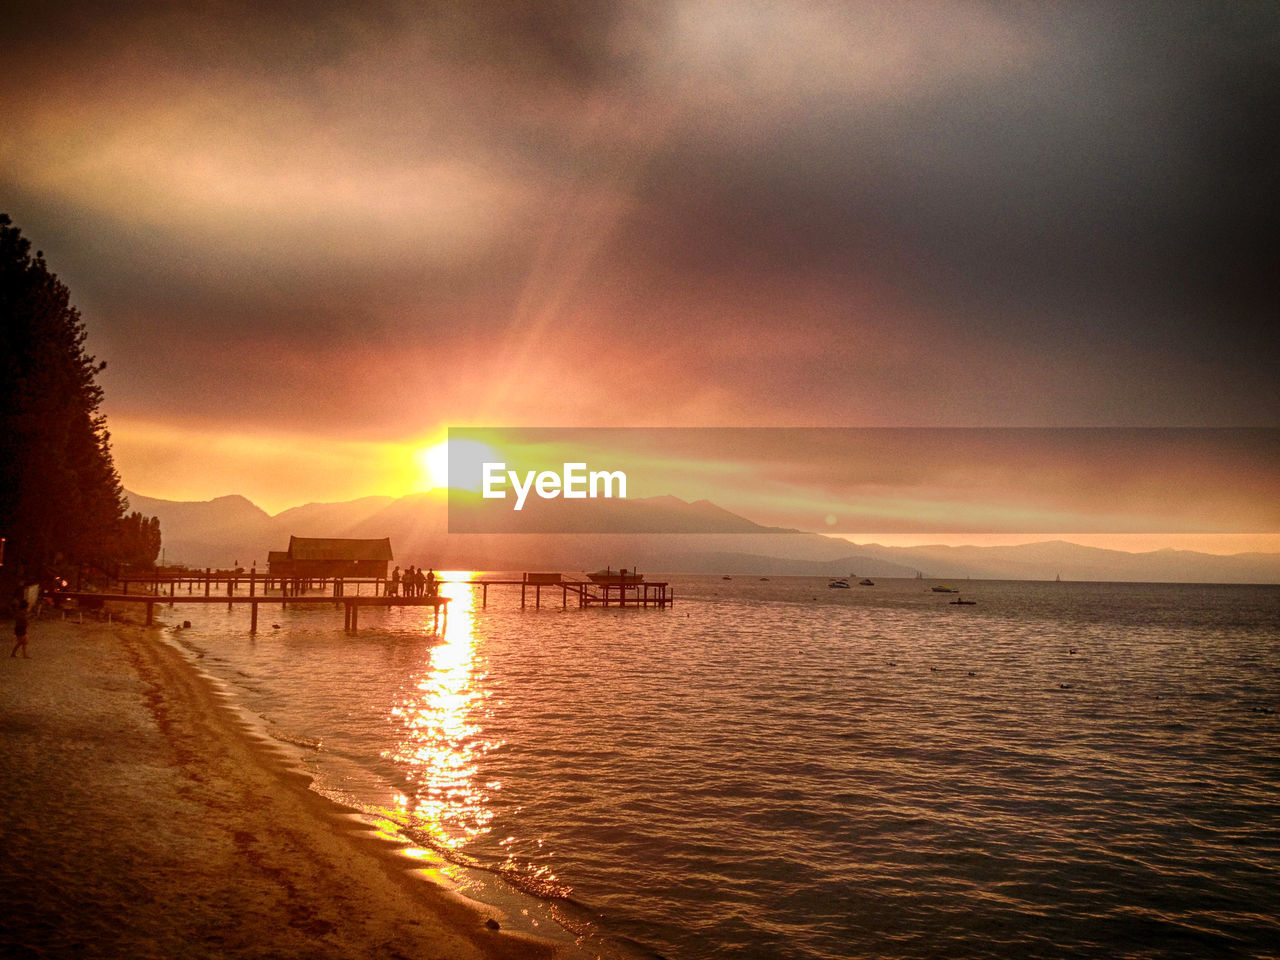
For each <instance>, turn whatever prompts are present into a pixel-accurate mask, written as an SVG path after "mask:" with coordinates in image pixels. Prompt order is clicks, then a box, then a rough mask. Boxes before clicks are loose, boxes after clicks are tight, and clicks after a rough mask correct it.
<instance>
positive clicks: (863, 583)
mask: <svg viewBox="0 0 1280 960" xmlns="http://www.w3.org/2000/svg"><path fill="white" fill-rule="evenodd" d="M875 585H876V582H875V581H874V580H872V579H871V578H870V577H863V578H862V579H861V580H859V581H858V586H860V587H874V586H875Z"/></svg>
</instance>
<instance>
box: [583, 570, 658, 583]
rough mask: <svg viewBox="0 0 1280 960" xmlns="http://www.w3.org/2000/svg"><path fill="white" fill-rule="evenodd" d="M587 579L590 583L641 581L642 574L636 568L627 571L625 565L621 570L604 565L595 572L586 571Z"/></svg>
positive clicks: (642, 578)
mask: <svg viewBox="0 0 1280 960" xmlns="http://www.w3.org/2000/svg"><path fill="white" fill-rule="evenodd" d="M587 579H588V580H590V581H591V582H592V583H643V582H644V574H643V573H640V572H639V571H636V570H632V571H630V572H628V571H627V568H626V567H623V568H622V569H621V570H614V569H613V568H612V567H605V568H604V569H603V570H597V571H596V572H595V573H588V574H587Z"/></svg>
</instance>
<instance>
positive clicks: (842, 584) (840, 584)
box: [827, 580, 849, 590]
mask: <svg viewBox="0 0 1280 960" xmlns="http://www.w3.org/2000/svg"><path fill="white" fill-rule="evenodd" d="M827 586H828V587H830V588H831V589H832V590H848V589H849V581H848V580H832V581H831V582H830V583H828V584H827Z"/></svg>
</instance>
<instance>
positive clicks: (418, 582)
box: [413, 567, 427, 597]
mask: <svg viewBox="0 0 1280 960" xmlns="http://www.w3.org/2000/svg"><path fill="white" fill-rule="evenodd" d="M413 585H414V588H415V589H414V593H413V595H414V596H415V597H420V596H422V594H423V591H425V590H426V589H427V575H426V574H425V573H423V572H422V568H421V567H419V568H418V572H417V573H415V574H414V575H413Z"/></svg>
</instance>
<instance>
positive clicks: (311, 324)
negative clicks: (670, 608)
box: [0, 0, 1280, 512]
mask: <svg viewBox="0 0 1280 960" xmlns="http://www.w3.org/2000/svg"><path fill="white" fill-rule="evenodd" d="M6 6H7V7H13V8H14V9H11V10H6V12H5V15H4V16H3V17H2V18H0V40H2V41H3V43H4V47H5V50H6V59H7V64H6V70H5V71H3V75H2V76H0V106H2V107H3V110H2V111H0V112H2V113H3V120H2V121H0V209H2V210H4V211H5V212H7V213H9V214H10V215H11V216H12V217H13V219H14V221H15V223H16V225H17V226H19V227H20V228H21V229H22V230H23V231H24V234H25V235H26V236H27V237H29V238H30V239H31V240H32V242H33V245H34V246H35V247H37V248H39V249H41V250H43V251H44V253H45V255H46V258H47V259H48V261H49V264H50V267H51V269H53V270H54V271H56V272H57V273H58V274H59V276H60V277H61V278H62V279H63V280H64V281H65V282H66V283H67V285H68V286H69V287H70V289H71V291H72V297H73V301H74V302H75V303H76V304H77V305H78V307H79V308H80V310H81V312H82V314H83V316H84V318H85V322H86V325H87V327H88V330H89V343H88V348H89V350H90V351H91V352H92V353H94V354H95V355H96V356H98V357H99V358H100V359H104V360H106V361H107V362H108V367H107V369H106V371H105V372H104V373H103V375H102V377H101V382H102V384H103V387H104V389H105V390H106V398H107V399H106V403H105V407H104V409H105V411H106V413H107V415H108V418H109V423H110V427H111V431H112V438H113V450H114V452H115V457H116V463H117V466H118V467H119V469H120V471H121V474H122V477H123V480H124V483H125V486H126V487H128V488H129V489H131V490H134V491H135V492H138V493H141V494H144V495H147V496H153V497H160V498H167V499H208V498H210V497H214V496H219V495H223V494H227V493H241V494H244V495H246V496H248V497H249V498H250V499H252V500H254V501H255V502H257V503H259V504H260V505H262V506H263V507H265V508H266V509H268V510H269V511H271V512H276V511H278V510H281V509H284V508H286V507H289V506H293V505H296V504H299V503H303V502H307V501H312V500H340V499H347V498H351V497H355V496H360V495H365V494H386V495H393V496H394V495H401V494H405V493H409V492H412V491H414V490H418V489H422V488H424V487H425V486H429V485H430V484H431V483H432V474H431V472H430V469H429V467H428V464H427V461H428V458H427V457H425V456H424V455H423V452H424V450H426V449H428V448H430V447H431V446H433V445H435V444H438V443H439V442H440V441H441V440H442V439H443V436H444V431H445V429H446V428H447V427H448V426H518V427H528V426H575V427H577V426H606V427H608V426H645V427H671V426H681V427H694V426H701V427H727V426H767V427H801V426H804V427H815V426H903V427H961V426H965V427H969V426H981V427H994V426H1019V427H1081V426H1085V427H1094V426H1102V427H1106V426H1110V427H1116V426H1119V427H1129V426H1156V427H1173V426H1178V427H1205V426H1226V427H1243V426H1262V427H1274V426H1277V425H1280V391H1277V390H1276V388H1275V381H1276V376H1275V357H1276V356H1277V355H1280V333H1277V326H1278V325H1277V324H1276V323H1275V319H1276V316H1277V310H1276V307H1277V303H1278V302H1280V296H1278V294H1280V290H1277V285H1278V283H1280V280H1278V278H1280V269H1277V266H1278V265H1280V256H1278V253H1280V251H1278V249H1277V245H1278V243H1280V241H1278V239H1277V238H1280V229H1278V227H1280V223H1277V219H1278V218H1277V209H1278V208H1280V204H1278V203H1277V196H1276V194H1277V190H1278V189H1280V187H1278V185H1277V177H1276V176H1275V171H1276V170H1277V169H1280V162H1278V161H1280V156H1278V155H1277V153H1278V148H1277V147H1276V146H1275V144H1274V143H1272V142H1271V141H1272V138H1271V136H1270V134H1271V132H1272V131H1273V129H1274V127H1275V124H1276V120H1277V117H1278V116H1280V110H1278V109H1277V107H1280V103H1278V102H1277V101H1278V100H1280V56H1277V54H1276V51H1277V49H1280V6H1277V5H1275V4H1274V3H1250V2H1238V3H1230V4H1223V3H1220V2H1206V3H1196V2H1179V3H1168V2H1150V3H1137V2H1125V0H1117V2H1110V3H1106V4H1097V3H1084V2H1079V3H1073V2H1056V3H1055V2H1048V3H1035V4H1026V3H1013V2H1009V3H1000V2H987V3H983V2H952V0H935V2H927V0H925V2H918V3H910V4H901V3H823V2H815V3H799V2H795V3H763V2H761V3H757V2H747V0H739V2H728V0H725V2H711V0H688V2H675V0H673V2H653V3H643V2H640V3H607V2H604V3H587V2H574V0H565V2H555V3H551V2H542V3H537V2H517V0H501V2H489V3H484V4H477V3H472V2H467V0H456V2H451V0H445V2H439V3H408V2H404V3H388V2H378V0H371V2H363V3H358V4H357V3H330V4H323V3H319V4H318V3H310V2H308V3H281V4H271V5H262V4H249V3H238V2H234V0H224V2H207V3H202V2H192V3H187V4H181V5H172V4H160V3H121V4H113V5H110V8H109V9H108V8H106V7H103V6H102V5H100V4H89V3H60V2H56V0H55V2H49V3H41V4H28V5H24V6H22V7H21V8H19V7H17V6H16V5H6Z"/></svg>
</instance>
